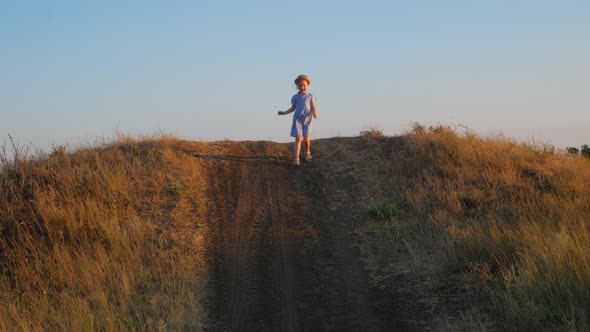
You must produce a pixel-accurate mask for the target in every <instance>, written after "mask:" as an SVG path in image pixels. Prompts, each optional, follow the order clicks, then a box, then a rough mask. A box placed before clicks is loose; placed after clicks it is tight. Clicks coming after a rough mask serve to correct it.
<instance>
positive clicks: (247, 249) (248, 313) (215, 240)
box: [196, 142, 390, 331]
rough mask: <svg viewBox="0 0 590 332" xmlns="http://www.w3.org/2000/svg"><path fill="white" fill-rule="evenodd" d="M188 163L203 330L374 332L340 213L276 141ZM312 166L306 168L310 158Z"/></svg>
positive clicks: (346, 221)
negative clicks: (202, 259)
mask: <svg viewBox="0 0 590 332" xmlns="http://www.w3.org/2000/svg"><path fill="white" fill-rule="evenodd" d="M233 144H235V146H234V147H233V148H228V149H227V150H228V151H222V152H223V153H222V154H219V155H215V156H203V155H199V156H196V157H197V158H200V159H201V160H202V161H203V163H204V164H205V165H206V168H207V169H208V171H209V178H208V201H209V203H208V207H207V211H208V212H207V219H208V220H207V224H208V226H207V229H208V235H207V241H208V245H207V247H208V250H207V252H208V253H207V255H208V261H209V267H210V268H209V271H210V282H209V285H210V286H209V288H210V296H209V300H208V303H207V304H206V305H207V307H208V318H209V326H208V328H207V329H208V330H212V331H358V330H366V331H380V330H390V329H388V328H387V327H388V326H390V325H388V324H387V323H384V322H383V321H379V320H378V318H376V316H375V315H373V309H372V308H371V306H370V304H369V303H368V302H369V298H368V297H367V292H368V287H367V281H366V275H365V274H366V273H365V272H364V271H363V270H362V268H361V264H360V261H359V258H360V256H359V253H358V252H355V251H354V248H352V246H351V245H352V242H353V241H352V226H351V223H350V217H348V216H347V214H346V212H345V211H341V212H339V213H334V211H332V210H331V209H330V208H329V207H330V204H331V202H330V199H332V198H331V197H330V193H329V192H328V193H326V192H325V190H324V188H323V187H322V185H321V183H320V182H321V181H322V178H321V174H320V172H319V171H318V170H317V169H315V168H314V167H313V165H306V166H305V167H307V168H306V169H304V168H305V167H303V168H300V169H296V168H294V167H292V166H290V163H289V162H287V161H283V160H279V159H278V158H274V157H273V156H275V155H281V154H282V155H289V148H290V147H289V146H288V145H286V144H278V143H270V142H268V143H262V142H248V143H246V142H236V143H233ZM314 162H315V161H314Z"/></svg>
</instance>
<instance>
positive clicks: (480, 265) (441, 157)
mask: <svg viewBox="0 0 590 332" xmlns="http://www.w3.org/2000/svg"><path fill="white" fill-rule="evenodd" d="M373 145H374V146H373V147H371V146H367V149H368V150H373V151H372V152H370V153H371V154H372V155H376V154H377V155H380V156H382V157H381V158H382V159H381V160H380V161H379V162H380V163H382V165H383V166H382V167H381V168H379V170H378V172H377V174H376V175H377V177H378V179H371V178H365V179H362V181H368V182H369V183H377V182H380V183H381V185H380V187H381V188H382V187H383V186H384V185H385V184H386V185H387V186H389V189H384V190H382V192H384V194H382V195H383V196H385V197H387V199H381V200H380V202H381V204H382V205H378V209H381V210H377V211H381V213H382V214H388V215H390V217H387V218H380V217H379V215H377V216H376V215H375V212H374V211H373V212H372V213H370V214H372V216H367V222H366V223H365V225H364V226H363V227H361V228H359V234H360V235H361V236H363V237H364V238H365V241H364V245H363V250H364V252H365V255H366V256H367V257H368V258H367V259H368V262H369V263H370V264H373V265H375V266H374V267H373V268H371V270H372V271H373V273H374V275H373V280H374V282H376V283H377V284H380V283H381V284H382V283H383V281H382V280H387V277H388V276H390V275H391V274H395V273H397V274H399V273H400V272H399V271H396V269H397V270H399V269H400V268H402V267H404V266H405V267H410V266H411V267H412V268H410V270H411V271H412V272H417V271H422V272H423V274H422V275H423V276H425V277H424V278H426V279H428V278H431V279H435V278H445V279H448V280H454V281H453V285H454V286H452V285H450V284H449V285H444V282H442V281H441V280H437V281H433V282H432V285H433V288H436V287H439V288H440V289H438V290H435V291H437V292H438V293H439V295H440V296H439V299H438V301H442V302H441V303H433V304H432V306H433V307H436V306H439V307H440V306H441V305H442V306H446V307H447V308H448V307H449V301H451V302H452V301H456V300H457V299H459V298H461V297H462V296H465V297H469V296H471V295H470V294H471V291H468V289H471V287H475V288H476V289H478V290H479V291H480V292H478V293H479V294H481V297H480V299H481V300H483V302H482V303H480V307H481V308H482V309H481V311H480V312H484V313H487V314H488V315H489V316H490V317H493V320H494V321H496V322H497V323H496V324H494V325H489V324H487V323H485V322H484V321H485V319H481V320H480V319H479V318H477V319H473V315H472V316H471V318H465V317H463V318H461V319H462V320H463V323H462V324H463V325H454V323H453V322H452V320H453V319H455V318H456V317H455V318H453V317H452V315H455V316H456V315H457V314H456V313H447V316H446V317H445V318H443V322H442V324H441V328H444V327H445V326H446V327H447V328H448V329H456V328H459V329H469V330H472V329H481V330H485V329H486V328H494V327H495V328H498V329H501V330H523V329H533V330H538V329H544V330H545V329H557V330H587V329H590V309H589V307H588V303H590V229H589V226H588V218H589V217H588V216H589V215H590V160H588V159H587V158H582V157H579V156H572V155H568V154H566V153H560V152H555V151H554V149H552V148H551V147H546V146H541V147H531V146H527V145H523V144H517V143H515V142H513V141H510V140H507V139H503V138H493V139H492V138H481V137H477V136H476V135H474V134H470V133H466V134H464V135H459V134H457V133H456V132H455V131H453V130H451V129H449V128H446V127H440V126H439V127H435V128H429V129H426V128H424V127H422V126H416V127H415V128H414V130H413V132H411V133H408V134H407V135H404V136H402V137H392V138H384V139H382V140H381V141H380V142H379V143H374V144H373ZM383 174H386V175H385V176H384V175H383ZM371 187H373V188H378V187H376V186H375V185H374V184H373V185H371ZM392 202H393V203H394V205H393V206H395V207H396V209H397V211H396V212H395V213H390V212H388V210H387V209H389V210H391V205H390V204H391V203H392ZM373 205H375V204H373ZM401 261H405V262H406V263H408V262H409V263H408V264H401V263H400V262H401ZM410 263H411V264H410ZM370 264H369V265H370ZM388 266H389V267H388ZM416 278H418V277H416ZM456 281H459V284H461V283H463V284H464V286H457V282H456ZM426 282H428V280H426ZM441 286H442V287H441ZM466 289H467V290H466ZM461 293H463V295H462V294H461ZM453 298H455V299H453ZM465 300H466V302H469V303H470V302H473V301H467V299H465ZM445 301H446V302H445ZM443 302H444V303H443ZM445 303H446V304H445ZM439 309H440V308H439ZM439 309H436V310H439ZM436 310H435V311H436ZM439 311H440V310H439ZM461 319H459V320H461ZM467 321H471V322H472V324H467V325H465V324H464V323H465V322H467ZM466 326H468V327H466Z"/></svg>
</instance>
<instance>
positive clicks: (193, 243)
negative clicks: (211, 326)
mask: <svg viewBox="0 0 590 332" xmlns="http://www.w3.org/2000/svg"><path fill="white" fill-rule="evenodd" d="M179 144H181V143H180V142H179V141H178V140H176V139H174V138H171V137H163V138H160V139H146V140H142V141H135V140H133V139H131V138H128V137H120V138H119V139H118V140H117V141H116V142H112V143H109V144H101V145H98V146H96V147H92V148H81V149H78V150H76V151H73V152H70V153H67V151H65V150H66V149H65V148H64V147H57V148H54V150H53V152H52V153H51V154H49V155H37V156H28V157H25V156H23V155H22V154H20V155H15V154H13V155H12V156H9V155H8V154H7V153H6V152H7V151H9V150H10V147H9V148H6V146H5V149H4V154H3V161H4V162H3V165H2V172H1V174H0V188H1V189H0V232H1V235H2V237H1V238H0V254H1V257H0V329H3V330H14V329H22V330H30V329H39V330H71V331H80V330H109V331H112V330H145V329H149V330H155V329H199V328H200V327H201V325H202V323H203V320H204V318H205V317H204V313H203V308H201V302H202V301H201V299H202V296H203V292H204V282H205V272H206V271H204V266H205V264H204V263H203V254H202V251H203V244H202V242H203V239H202V237H203V234H202V232H201V231H200V230H199V223H200V218H202V208H203V206H204V204H205V201H206V199H205V197H204V196H203V195H204V190H205V181H204V179H203V178H204V176H205V174H204V172H203V171H202V169H201V166H200V164H199V163H198V162H196V161H195V160H194V159H193V158H190V157H189V156H188V155H187V154H185V153H182V152H180V149H179V148H177V147H176V145H179Z"/></svg>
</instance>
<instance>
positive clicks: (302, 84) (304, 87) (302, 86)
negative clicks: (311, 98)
mask: <svg viewBox="0 0 590 332" xmlns="http://www.w3.org/2000/svg"><path fill="white" fill-rule="evenodd" d="M308 86H309V83H307V81H306V80H301V81H299V82H297V89H298V90H299V93H301V94H306V93H307V87H308Z"/></svg>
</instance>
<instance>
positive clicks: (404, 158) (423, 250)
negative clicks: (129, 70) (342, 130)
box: [0, 125, 590, 331]
mask: <svg viewBox="0 0 590 332" xmlns="http://www.w3.org/2000/svg"><path fill="white" fill-rule="evenodd" d="M312 145H313V147H312V148H313V152H314V160H313V161H312V162H311V163H304V164H303V165H302V167H300V168H294V167H291V166H290V157H289V156H290V149H291V148H290V145H288V144H278V143H272V142H230V141H221V142H189V141H183V140H180V139H177V138H173V137H166V136H163V137H158V138H148V139H132V138H128V137H121V138H119V139H117V140H115V141H114V142H110V143H101V144H97V145H96V146H91V147H83V148H78V149H75V150H74V151H66V149H64V148H54V150H53V151H52V153H50V154H42V153H38V154H37V155H32V156H23V155H22V153H21V154H17V156H16V157H8V155H9V153H8V152H7V150H10V149H9V148H8V147H7V146H5V147H4V149H3V153H1V154H2V155H1V156H0V157H2V158H0V160H1V161H2V169H1V172H0V232H1V238H0V330H6V331H12V330H22V331H28V330H73V331H77V330H109V331H110V330H203V329H209V330H215V329H225V330H228V329H229V330H265V329H266V330H303V329H305V328H308V329H312V330H355V329H365V330H391V329H392V328H398V329H401V330H424V329H426V328H427V327H428V328H431V329H434V330H449V331H454V330H465V331H473V330H480V331H486V330H515V331H520V330H564V331H583V330H588V329H590V307H589V306H588V303H590V228H589V227H588V221H589V217H588V216H589V215H590V159H588V158H583V157H580V156H573V155H569V154H567V153H564V152H560V151H555V150H554V149H552V148H550V147H547V146H541V147H534V146H530V145H525V144H520V143H517V142H514V141H512V140H509V139H506V138H482V137H479V136H477V135H475V134H472V133H458V132H456V131H454V130H451V129H449V128H446V127H442V126H438V127H434V128H425V127H423V126H420V125H416V126H415V127H414V128H413V130H412V131H411V132H408V133H406V134H404V135H402V136H396V137H386V136H383V135H382V134H381V133H380V132H379V131H377V130H372V131H368V132H364V133H362V134H361V136H359V137H351V138H330V139H319V140H314V141H313V143H312ZM16 149H17V150H19V147H18V146H17V147H16ZM19 151H21V152H22V151H23V150H19ZM0 152H2V151H0Z"/></svg>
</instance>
